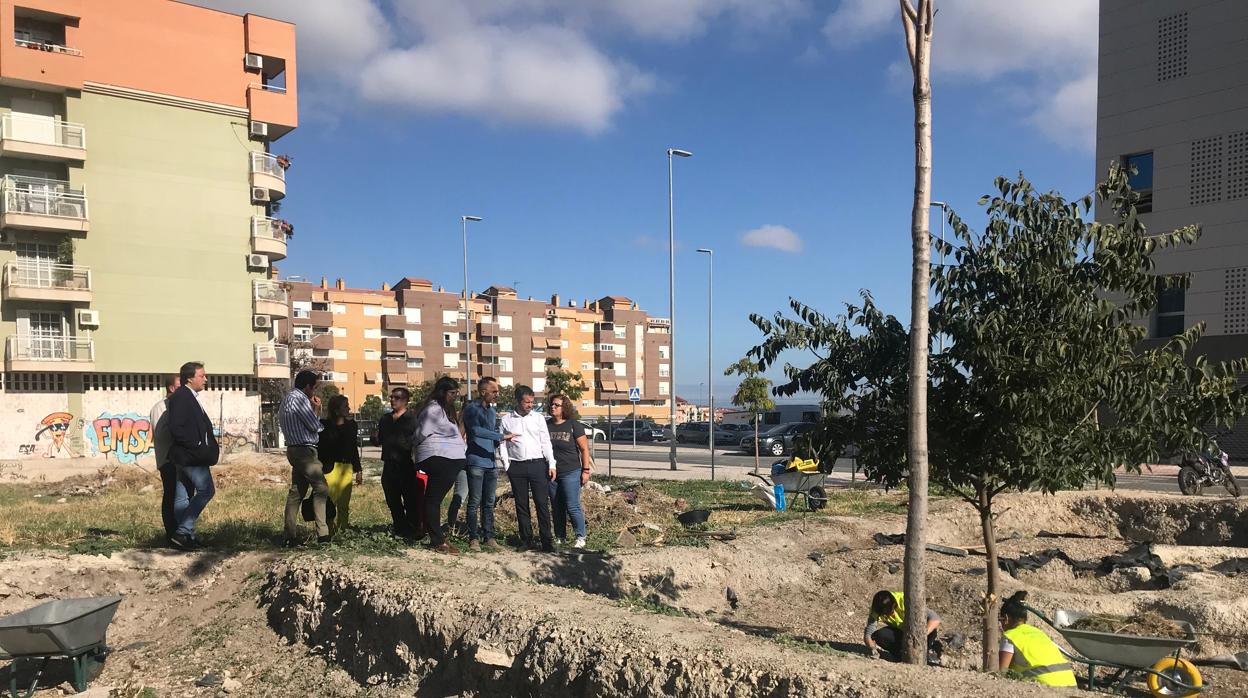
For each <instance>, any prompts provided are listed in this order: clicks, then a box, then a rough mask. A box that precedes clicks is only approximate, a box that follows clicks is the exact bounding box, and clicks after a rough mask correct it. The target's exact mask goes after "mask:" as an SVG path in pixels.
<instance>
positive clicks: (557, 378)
mask: <svg viewBox="0 0 1248 698" xmlns="http://www.w3.org/2000/svg"><path fill="white" fill-rule="evenodd" d="M584 392H585V379H584V378H582V377H581V374H580V373H579V372H573V371H568V370H565V369H564V368H563V359H547V360H546V394H547V395H554V394H556V393H563V394H564V395H567V396H568V399H569V400H571V401H572V402H577V401H578V400H580V399H581V395H582V394H583V393H584Z"/></svg>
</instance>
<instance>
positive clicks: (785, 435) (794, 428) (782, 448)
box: [741, 422, 815, 456]
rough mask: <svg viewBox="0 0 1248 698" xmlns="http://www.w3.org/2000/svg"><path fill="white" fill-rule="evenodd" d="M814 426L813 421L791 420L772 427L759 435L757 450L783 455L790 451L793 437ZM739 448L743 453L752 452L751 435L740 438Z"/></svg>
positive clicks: (752, 442) (752, 438) (791, 450)
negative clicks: (788, 422)
mask: <svg viewBox="0 0 1248 698" xmlns="http://www.w3.org/2000/svg"><path fill="white" fill-rule="evenodd" d="M814 428H815V424H814V423H813V422H792V423H790V424H781V425H780V426H776V427H772V428H771V430H770V431H767V432H765V433H763V434H760V435H759V437H758V452H759V453H767V454H771V455H773V456H783V455H785V454H787V453H792V452H793V441H794V439H796V438H797V437H798V436H801V435H802V434H805V433H806V432H808V431H810V430H811V429H814ZM741 450H742V451H744V452H745V453H754V437H753V436H747V437H745V438H743V439H741Z"/></svg>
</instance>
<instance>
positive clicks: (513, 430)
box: [501, 385, 555, 553]
mask: <svg viewBox="0 0 1248 698" xmlns="http://www.w3.org/2000/svg"><path fill="white" fill-rule="evenodd" d="M534 400H535V398H534V396H533V389H532V388H530V387H529V386H527V385H517V386H516V405H517V407H516V411H515V412H513V413H511V414H509V415H507V416H505V417H503V434H504V435H507V436H508V438H509V440H507V441H504V442H503V444H502V448H501V451H502V457H503V469H504V470H506V471H507V479H508V480H510V481H511V492H512V495H513V496H514V497H515V499H516V525H517V526H519V528H520V541H521V547H523V548H524V549H527V550H533V549H534V548H536V547H537V546H536V545H534V540H533V523H532V519H531V518H530V516H529V496H530V494H532V497H533V505H534V507H536V509H537V527H538V534H539V536H540V539H541V544H542V552H547V553H551V552H554V550H555V546H554V540H553V537H552V535H551V530H550V529H551V527H550V483H551V481H552V480H554V479H555V452H554V450H553V449H552V448H551V446H550V431H549V430H547V428H546V419H545V418H544V417H542V415H540V414H538V413H536V412H534V411H533V402H534Z"/></svg>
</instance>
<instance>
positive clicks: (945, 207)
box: [929, 201, 949, 354]
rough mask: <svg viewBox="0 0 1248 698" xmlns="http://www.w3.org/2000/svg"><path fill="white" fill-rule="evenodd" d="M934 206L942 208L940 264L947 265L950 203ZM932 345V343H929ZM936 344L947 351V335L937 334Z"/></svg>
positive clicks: (942, 350)
mask: <svg viewBox="0 0 1248 698" xmlns="http://www.w3.org/2000/svg"><path fill="white" fill-rule="evenodd" d="M929 206H932V207H934V208H939V209H940V243H941V244H940V253H939V254H940V266H941V268H944V266H945V244H944V243H945V219H946V218H948V217H949V204H946V203H945V202H943V201H933V202H931V203H930V204H929ZM929 346H930V345H929ZM936 346H937V347H939V349H938V351H940V353H942V354H943V353H945V335H944V333H939V334H937V335H936Z"/></svg>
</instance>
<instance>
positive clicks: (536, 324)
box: [529, 317, 546, 333]
mask: <svg viewBox="0 0 1248 698" xmlns="http://www.w3.org/2000/svg"><path fill="white" fill-rule="evenodd" d="M529 327H530V328H532V330H533V331H534V332H536V333H541V332H545V331H546V318H544V317H535V318H529Z"/></svg>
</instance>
